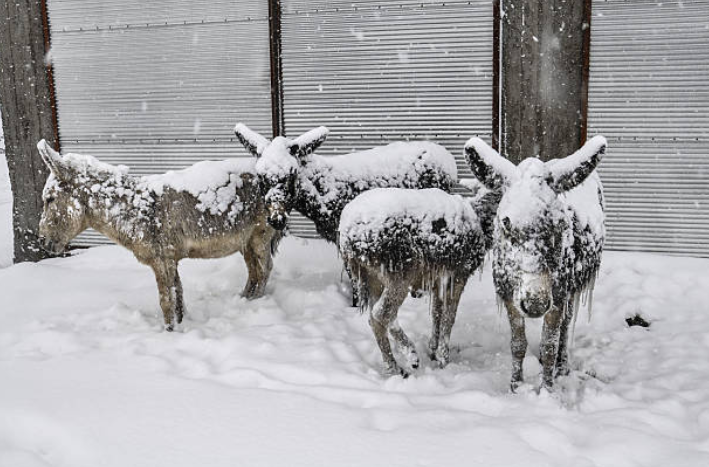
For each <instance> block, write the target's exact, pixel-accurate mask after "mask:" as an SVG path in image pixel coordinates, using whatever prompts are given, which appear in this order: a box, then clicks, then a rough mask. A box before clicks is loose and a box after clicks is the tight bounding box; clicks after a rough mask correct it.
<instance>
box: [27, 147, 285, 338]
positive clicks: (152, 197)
mask: <svg viewBox="0 0 709 467" xmlns="http://www.w3.org/2000/svg"><path fill="white" fill-rule="evenodd" d="M37 148H38V149H39V152H40V154H41V155H42V158H43V159H44V162H45V163H46V164H47V166H48V167H49V168H50V170H51V175H50V177H49V178H48V179H47V183H46V185H45V187H44V194H43V198H44V212H43V214H42V219H41V221H40V235H41V236H42V237H44V239H45V244H46V246H47V248H49V249H52V250H53V251H55V252H57V253H58V252H61V251H62V250H63V249H64V248H65V247H66V245H67V244H68V243H69V241H71V240H72V239H73V238H74V237H76V236H77V235H78V234H80V233H81V232H83V231H84V230H86V229H87V228H89V227H91V228H93V229H95V230H97V231H99V232H101V233H102V234H104V235H106V236H107V237H109V238H111V239H112V240H114V241H115V242H116V243H118V244H119V245H122V246H124V247H126V248H127V249H129V250H130V251H132V252H133V254H134V255H135V257H136V258H137V259H138V261H140V262H141V263H143V264H146V265H148V266H150V267H151V268H152V269H153V272H154V273H155V278H156V279H157V285H158V292H159V294H160V307H161V308H162V312H163V315H164V319H165V328H166V329H167V330H168V331H172V330H173V328H174V324H175V320H177V322H178V323H179V322H181V321H182V317H183V314H184V310H185V306H184V299H183V295H182V283H181V281H180V275H179V273H178V270H177V269H178V268H177V264H178V262H179V261H180V260H181V259H183V258H218V257H222V256H227V255H230V254H232V253H235V252H242V253H243V255H244V259H245V260H246V266H247V268H248V275H249V277H248V280H247V283H246V287H245V288H244V291H243V295H244V297H246V298H257V297H260V296H262V295H263V293H264V290H265V287H266V282H267V281H268V278H269V275H270V273H271V267H272V265H273V260H272V255H273V253H274V252H275V249H276V247H277V245H278V241H279V240H280V238H281V234H280V233H279V232H277V231H276V230H274V229H273V228H271V227H270V226H269V225H268V222H267V221H266V217H267V210H266V206H265V203H264V200H263V193H262V190H261V186H260V184H259V182H258V177H257V176H256V175H255V173H254V162H253V160H251V159H248V160H244V159H240V160H225V161H218V162H216V161H204V162H199V163H197V164H195V165H193V166H191V167H189V168H187V169H184V170H181V171H175V172H168V173H166V174H163V175H152V176H144V177H137V176H132V175H128V173H127V172H128V168H127V167H125V166H114V165H110V164H106V163H102V162H99V161H98V160H96V159H95V158H93V157H91V156H86V155H79V154H66V155H64V156H61V155H60V154H59V153H57V152H55V151H54V150H53V149H52V148H51V147H50V146H49V145H48V144H47V143H46V142H45V141H44V140H42V141H40V142H39V144H38V145H37Z"/></svg>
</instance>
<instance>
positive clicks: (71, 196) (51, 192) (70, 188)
mask: <svg viewBox="0 0 709 467" xmlns="http://www.w3.org/2000/svg"><path fill="white" fill-rule="evenodd" d="M37 149H39V153H40V155H41V156H42V160H44V163H45V164H47V167H49V170H50V171H51V174H50V175H49V178H48V179H47V183H46V184H45V185H44V191H43V193H42V199H43V201H44V210H43V212H42V218H41V219H40V221H39V235H40V238H41V239H42V242H43V244H44V247H45V249H47V250H48V251H51V252H53V253H57V254H58V253H61V252H62V251H64V248H66V245H67V244H68V243H69V242H70V241H71V240H72V239H73V238H74V237H76V236H77V235H79V234H80V233H81V232H83V231H84V230H86V228H87V227H88V226H87V223H86V211H85V207H84V205H83V204H82V203H81V202H80V201H79V198H78V190H77V189H76V188H75V187H74V185H73V183H74V182H75V179H76V177H75V174H74V169H73V168H72V167H71V166H70V165H69V164H68V163H67V162H66V161H65V160H64V159H63V158H62V156H61V155H59V153H58V152H56V151H55V150H53V149H52V148H51V146H50V145H49V144H48V143H47V142H46V141H45V140H42V141H40V142H39V143H38V144H37Z"/></svg>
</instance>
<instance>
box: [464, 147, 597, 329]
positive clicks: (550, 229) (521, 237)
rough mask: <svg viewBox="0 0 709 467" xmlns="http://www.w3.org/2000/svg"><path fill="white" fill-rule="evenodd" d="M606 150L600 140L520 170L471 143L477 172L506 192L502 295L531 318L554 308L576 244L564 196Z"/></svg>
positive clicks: (499, 244) (500, 213)
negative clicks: (558, 282)
mask: <svg viewBox="0 0 709 467" xmlns="http://www.w3.org/2000/svg"><path fill="white" fill-rule="evenodd" d="M605 150H606V140H605V138H603V137H602V136H596V137H594V138H592V139H591V140H589V141H588V142H587V143H586V144H585V145H584V146H583V147H582V148H581V149H579V150H578V151H576V152H575V153H574V154H572V155H570V156H568V157H566V158H564V159H561V160H554V161H549V162H546V163H545V162H542V161H540V160H539V159H536V158H528V159H525V160H524V161H522V162H521V163H520V164H519V165H518V166H515V165H514V164H512V163H511V162H510V161H508V160H507V159H505V158H503V157H502V156H500V155H499V154H498V153H497V151H495V150H494V149H492V148H491V147H489V146H488V145H487V144H485V142H484V141H482V140H481V139H479V138H471V139H470V140H469V141H468V142H467V143H466V145H465V156H466V159H467V161H468V164H470V167H471V169H472V171H473V174H474V175H475V176H476V177H477V178H478V179H479V180H480V181H481V182H482V183H483V184H484V185H485V186H487V187H488V188H490V189H493V190H501V191H502V192H503V195H502V199H501V200H500V204H499V207H498V210H497V217H496V219H495V234H494V240H493V249H494V250H495V255H496V260H495V261H496V264H497V265H498V266H499V267H500V271H499V273H498V272H496V274H495V275H496V277H495V281H496V284H497V287H498V293H500V294H501V295H503V296H502V298H503V299H505V300H511V301H512V303H513V304H514V305H515V307H516V308H517V309H518V310H520V311H522V312H523V313H524V314H525V315H526V316H528V317H530V318H538V317H541V316H543V315H544V314H545V313H546V312H547V311H549V310H550V309H551V307H552V305H553V304H554V303H553V302H554V299H553V290H552V286H553V283H554V280H553V279H554V275H555V274H558V273H559V272H560V271H561V268H562V266H563V265H562V261H563V260H564V258H563V249H564V248H565V247H566V246H570V245H571V244H572V242H573V229H572V226H571V225H570V223H571V222H572V220H571V219H570V218H569V216H568V215H567V213H566V209H565V205H564V203H563V201H562V200H561V199H560V197H559V196H558V195H560V194H562V193H564V192H566V191H568V190H571V189H573V188H575V187H577V186H579V185H580V184H581V183H583V181H584V180H586V178H587V177H588V176H589V175H590V174H591V173H592V172H593V171H594V170H595V168H596V166H597V165H598V163H599V162H600V160H601V157H602V156H603V154H604V153H605ZM498 276H499V277H498ZM505 295H507V296H505Z"/></svg>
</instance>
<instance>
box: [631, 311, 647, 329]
mask: <svg viewBox="0 0 709 467" xmlns="http://www.w3.org/2000/svg"><path fill="white" fill-rule="evenodd" d="M625 322H626V323H628V327H633V326H640V327H643V328H649V327H650V322H649V321H647V320H645V318H643V317H642V316H640V315H639V314H636V315H634V316H631V317H630V318H625Z"/></svg>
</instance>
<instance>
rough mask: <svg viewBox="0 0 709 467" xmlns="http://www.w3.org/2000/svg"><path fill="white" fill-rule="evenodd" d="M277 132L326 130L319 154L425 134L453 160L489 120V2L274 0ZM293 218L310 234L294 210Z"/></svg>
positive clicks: (484, 131)
mask: <svg viewBox="0 0 709 467" xmlns="http://www.w3.org/2000/svg"><path fill="white" fill-rule="evenodd" d="M282 11H283V13H282V40H283V91H284V92H283V93H284V105H283V110H284V118H285V131H286V134H287V135H288V136H291V137H293V136H297V135H299V134H301V133H304V132H305V131H308V130H310V129H312V128H315V127H317V126H319V125H325V126H327V127H328V128H329V129H330V136H329V137H328V141H327V142H326V143H325V144H324V145H323V146H322V147H321V148H320V149H319V150H318V153H319V154H322V155H330V154H342V153H346V152H349V151H354V150H362V149H369V148H371V147H373V146H378V145H384V144H388V143H390V142H392V141H400V140H409V139H411V140H415V139H428V140H432V141H435V142H437V143H439V144H442V145H444V146H445V147H447V148H448V150H449V151H450V152H451V153H453V154H454V155H455V156H456V157H457V158H458V168H459V171H460V173H461V175H466V174H468V175H470V176H472V175H471V174H470V170H469V168H468V166H467V164H466V163H465V162H464V161H463V159H462V152H463V144H464V143H465V141H466V140H467V139H468V138H470V137H471V136H474V135H478V136H481V137H483V138H485V139H487V140H488V142H489V141H490V132H491V128H492V31H493V10H492V2H491V1H489V0H476V1H448V2H441V1H430V0H429V1H421V0H419V1H410V0H402V1H395V2H394V1H355V2H353V1H351V0H330V1H312V0H282ZM292 225H293V226H294V227H295V228H296V229H297V231H298V233H299V234H300V235H303V236H314V235H316V233H315V230H314V226H312V224H311V223H310V222H309V221H308V220H307V219H304V218H303V217H301V216H294V217H293V218H292Z"/></svg>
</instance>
